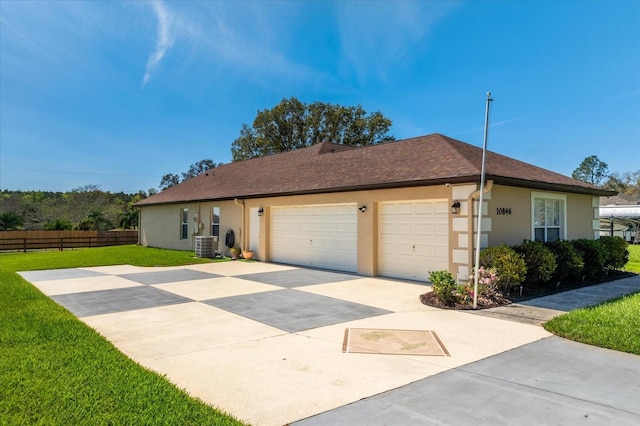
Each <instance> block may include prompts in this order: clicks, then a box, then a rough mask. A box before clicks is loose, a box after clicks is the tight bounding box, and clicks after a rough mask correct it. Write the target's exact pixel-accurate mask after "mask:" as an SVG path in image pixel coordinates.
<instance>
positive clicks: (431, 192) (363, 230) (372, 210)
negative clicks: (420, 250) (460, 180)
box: [244, 185, 450, 276]
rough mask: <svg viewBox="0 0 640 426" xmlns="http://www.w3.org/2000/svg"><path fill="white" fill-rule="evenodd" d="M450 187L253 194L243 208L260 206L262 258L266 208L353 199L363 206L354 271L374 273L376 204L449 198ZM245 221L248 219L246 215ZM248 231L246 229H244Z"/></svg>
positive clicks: (264, 256)
mask: <svg viewBox="0 0 640 426" xmlns="http://www.w3.org/2000/svg"><path fill="white" fill-rule="evenodd" d="M449 194H450V188H448V187H446V186H445V185H437V186H429V187H415V188H400V189H383V190H371V191H353V192H340V193H329V194H310V195H295V196H287V197H272V198H257V199H248V200H245V201H244V202H245V206H246V209H247V211H249V209H250V208H252V207H256V208H257V207H262V208H263V209H264V214H263V216H262V217H261V218H260V219H261V220H260V226H261V232H260V235H261V241H260V245H259V248H258V251H259V252H260V253H261V256H260V257H261V259H260V260H263V261H270V260H271V258H270V253H269V246H270V241H269V236H270V230H269V229H268V226H269V223H270V209H271V208H272V207H275V206H300V205H319V204H342V203H356V204H357V206H358V207H362V206H366V207H367V209H366V211H365V212H364V213H360V212H358V247H357V250H358V273H359V274H361V275H366V276H375V275H378V238H379V235H378V214H379V204H380V203H382V202H388V201H401V200H429V199H436V198H438V199H442V198H445V199H449V198H450V195H449ZM247 221H248V219H247ZM245 226H248V223H247V224H246V225H245ZM247 231H248V230H247Z"/></svg>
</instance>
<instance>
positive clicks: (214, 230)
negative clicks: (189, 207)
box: [211, 207, 220, 237]
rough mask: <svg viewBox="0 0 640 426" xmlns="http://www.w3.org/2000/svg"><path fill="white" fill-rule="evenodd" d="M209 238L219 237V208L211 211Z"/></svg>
mask: <svg viewBox="0 0 640 426" xmlns="http://www.w3.org/2000/svg"><path fill="white" fill-rule="evenodd" d="M211 236H212V237H220V207H213V208H212V209H211Z"/></svg>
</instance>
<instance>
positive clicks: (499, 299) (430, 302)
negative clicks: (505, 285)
mask: <svg viewBox="0 0 640 426" xmlns="http://www.w3.org/2000/svg"><path fill="white" fill-rule="evenodd" d="M634 275H636V274H634V273H630V272H624V271H612V272H610V273H609V274H608V275H607V276H605V277H599V278H597V279H594V280H591V281H585V282H579V283H575V282H574V283H569V284H564V285H558V286H557V287H556V288H555V289H537V290H535V291H532V292H528V293H525V294H523V295H522V296H519V295H513V296H512V295H507V296H505V295H502V294H493V295H491V296H490V297H478V309H488V308H496V307H498V306H504V305H509V304H511V303H517V302H522V301H524V300H528V299H532V298H535V297H542V296H548V295H550V294H556V293H562V292H563V291H567V290H574V289H576V288H581V287H588V286H591V285H595V284H602V283H605V282H609V281H615V280H618V279H620V278H626V277H631V276H634ZM420 301H421V302H422V303H423V304H425V305H427V306H432V307H434V308H439V309H457V310H471V309H473V306H472V305H471V303H469V304H466V303H456V304H454V305H445V304H444V303H442V302H441V301H440V299H438V297H437V296H436V295H435V293H433V292H429V293H425V294H421V295H420Z"/></svg>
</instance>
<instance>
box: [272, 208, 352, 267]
mask: <svg viewBox="0 0 640 426" xmlns="http://www.w3.org/2000/svg"><path fill="white" fill-rule="evenodd" d="M357 211H358V210H357V206H356V204H337V205H309V206H295V207H274V208H272V210H271V260H272V261H274V262H282V263H290V264H293V265H302V266H312V267H315V268H323V269H335V270H338V271H349V272H357V269H358V250H357V245H358V223H357V222H358V216H357V214H356V212H357Z"/></svg>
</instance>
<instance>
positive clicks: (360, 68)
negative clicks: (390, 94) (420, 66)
mask: <svg viewBox="0 0 640 426" xmlns="http://www.w3.org/2000/svg"><path fill="white" fill-rule="evenodd" d="M457 6H458V5H457V3H455V2H417V1H394V2H338V3H337V4H336V15H337V24H338V29H339V32H340V40H341V47H342V53H343V56H344V61H345V65H346V66H347V68H348V70H347V72H349V71H353V73H354V74H355V75H356V76H357V78H358V79H359V80H361V81H364V80H366V79H367V78H369V77H371V76H372V74H373V76H372V77H373V78H375V79H383V80H384V79H385V77H386V73H387V70H388V69H391V68H393V67H396V66H397V65H398V63H400V62H402V61H404V60H406V58H407V57H410V53H411V51H412V50H413V49H415V48H416V47H417V46H419V45H420V44H421V43H424V42H425V39H426V37H427V36H428V35H429V33H430V32H431V30H432V29H433V28H434V27H435V26H436V25H437V24H438V23H439V22H440V20H442V19H443V18H444V17H445V16H446V15H447V14H448V13H449V12H451V11H452V10H453V9H455V8H456V7H457Z"/></svg>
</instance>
